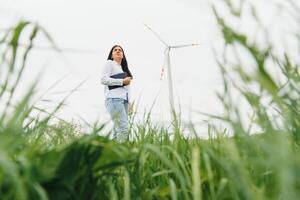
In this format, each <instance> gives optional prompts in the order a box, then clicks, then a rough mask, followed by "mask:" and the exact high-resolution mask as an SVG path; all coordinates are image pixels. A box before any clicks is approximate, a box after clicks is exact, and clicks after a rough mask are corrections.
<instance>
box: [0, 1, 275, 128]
mask: <svg viewBox="0 0 300 200" xmlns="http://www.w3.org/2000/svg"><path fill="white" fill-rule="evenodd" d="M253 2H254V1H253ZM256 2H258V1H256ZM274 2H278V1H274ZM211 3H212V1H206V0H199V1H193V0H191V1H188V0H164V1H159V0H147V1H146V0H129V1H124V0H101V1H96V0H86V1H83V0H64V1H62V0H43V1H41V0H26V1H24V0H1V2H0V23H1V25H2V26H3V27H9V26H11V25H13V24H14V23H16V22H17V21H18V20H19V19H22V18H23V19H29V20H32V21H35V22H38V23H39V24H40V25H41V26H43V27H44V28H45V29H46V30H47V31H48V32H49V33H50V35H51V36H52V38H53V39H54V41H55V42H56V44H57V45H58V46H59V47H61V48H65V49H77V50H80V52H68V51H65V52H63V53H62V54H58V53H56V52H54V51H51V50H38V49H37V50H34V51H33V52H32V54H31V57H30V60H29V63H28V68H27V71H26V72H25V75H24V78H23V81H24V83H30V82H31V81H32V80H33V77H34V76H37V75H38V73H39V72H40V71H41V70H42V71H43V76H42V77H43V78H42V79H41V81H40V84H39V86H38V91H39V92H44V91H46V89H47V88H48V87H50V86H51V85H52V84H54V83H55V82H56V81H57V80H59V79H61V78H63V77H64V79H63V80H62V81H61V82H59V84H58V85H56V86H55V87H54V88H53V89H52V90H51V91H49V92H48V93H47V95H46V96H45V99H48V100H53V101H56V102H58V101H59V100H60V99H62V98H63V97H64V96H65V95H66V94H67V93H64V92H65V91H70V90H72V89H73V88H75V87H76V86H77V85H78V84H79V83H80V82H82V81H84V80H86V82H85V83H84V84H83V85H82V86H81V87H80V88H79V90H78V91H76V92H75V93H74V94H73V95H72V96H71V97H70V98H69V99H68V100H67V106H66V107H65V108H64V109H62V110H61V111H60V112H59V116H60V117H62V118H64V119H67V120H71V119H78V116H80V117H82V118H84V119H85V120H86V121H88V122H94V121H96V120H100V121H106V120H107V119H109V116H108V114H107V112H106V110H105V107H104V95H103V86H102V85H101V83H100V74H101V70H102V67H103V65H104V63H105V61H106V59H107V56H108V53H109V50H110V48H111V47H112V46H113V45H114V44H120V45H121V46H122V47H123V49H124V51H125V54H126V57H127V60H128V63H129V67H130V69H131V71H132V73H133V76H134V80H133V82H132V91H133V99H135V101H136V103H138V104H139V106H138V108H137V112H138V116H140V117H141V116H142V114H143V112H144V111H145V109H149V108H150V107H151V105H152V103H153V102H154V100H155V98H156V97H157V100H156V103H155V106H154V109H153V111H152V116H153V118H154V119H155V120H160V121H168V119H169V102H168V85H167V73H166V72H165V75H164V77H163V80H162V81H160V71H161V67H162V63H163V56H164V55H163V51H164V45H163V44H162V43H161V42H160V41H159V40H158V39H157V38H156V37H155V36H154V35H153V34H152V33H151V32H150V31H149V30H148V29H147V28H146V27H145V26H144V25H143V23H146V24H148V25H149V26H150V27H152V28H153V29H154V30H155V31H156V32H157V33H159V34H160V35H161V37H162V38H163V39H164V40H165V41H166V42H167V43H169V44H189V43H200V44H201V45H200V46H197V47H189V48H183V49H177V50H174V51H171V65H172V70H173V71H172V72H173V79H174V90H175V96H176V104H179V103H180V105H181V110H182V115H183V119H184V120H188V119H191V118H192V121H193V122H194V123H200V122H201V120H202V119H204V117H203V116H201V115H199V114H198V113H197V111H202V112H206V113H212V114H213V113H214V114H216V113H221V112H222V107H221V106H220V103H219V102H218V100H217V98H216V95H215V93H216V91H217V90H218V89H219V90H220V88H222V82H221V79H220V75H219V70H218V67H217V65H216V62H215V58H214V56H213V53H212V47H215V48H216V49H217V51H218V52H220V53H221V52H222V45H223V40H222V37H221V35H220V32H219V30H218V26H217V24H216V21H215V18H214V16H213V13H212V10H211ZM268 3H270V1H266V3H262V5H259V6H258V7H259V8H260V9H262V10H263V9H264V8H268V9H267V10H268V11H267V10H266V11H265V12H263V16H262V18H263V19H264V20H265V22H266V23H270V22H271V21H272V20H271V19H272V17H273V14H274V12H272V9H271V8H270V7H271V6H268ZM244 22H245V23H244V24H241V29H245V30H247V29H249V32H250V33H251V32H253V31H255V29H253V27H252V25H251V23H250V22H249V21H247V20H246V21H244ZM248 22H249V23H248ZM36 44H38V45H44V46H46V45H47V43H46V42H45V40H44V39H43V38H42V37H40V38H38V40H37V42H36ZM24 85H26V84H24ZM24 87H25V86H24ZM49 105H50V104H49ZM177 108H178V107H177ZM49 109H50V107H49ZM203 134H205V133H203Z"/></svg>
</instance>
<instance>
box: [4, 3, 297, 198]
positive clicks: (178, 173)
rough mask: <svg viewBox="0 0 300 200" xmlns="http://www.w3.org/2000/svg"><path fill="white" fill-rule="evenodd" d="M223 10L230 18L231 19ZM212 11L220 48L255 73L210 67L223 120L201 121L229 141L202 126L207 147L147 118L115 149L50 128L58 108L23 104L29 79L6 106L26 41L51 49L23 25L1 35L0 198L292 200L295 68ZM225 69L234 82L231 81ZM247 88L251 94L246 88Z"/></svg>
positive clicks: (71, 130)
mask: <svg viewBox="0 0 300 200" xmlns="http://www.w3.org/2000/svg"><path fill="white" fill-rule="evenodd" d="M228 2H229V1H228ZM227 5H228V9H229V10H230V11H234V13H233V14H234V16H236V13H239V12H238V10H235V9H233V8H232V5H231V4H230V3H228V4H227ZM214 13H215V16H216V19H217V21H218V24H219V25H220V30H221V31H222V33H223V36H224V41H225V42H226V45H227V49H231V48H230V47H232V48H233V49H234V48H235V47H236V46H237V45H238V46H239V48H243V49H245V50H246V51H247V52H248V53H249V56H250V57H251V58H252V59H253V60H254V61H255V70H254V72H253V73H252V74H249V73H246V71H245V70H246V67H247V66H243V64H242V63H239V64H238V65H235V66H231V64H230V63H228V62H226V59H224V60H222V59H217V62H218V64H219V66H220V70H221V73H222V77H223V82H224V92H223V93H221V94H219V98H220V100H221V101H222V103H223V105H224V108H225V113H224V116H213V115H212V116H211V117H215V118H218V119H221V120H223V121H224V123H227V125H229V126H230V127H231V131H232V135H233V136H232V137H228V136H227V135H226V134H224V131H223V130H221V131H219V130H218V129H217V128H215V127H214V126H210V127H211V128H210V129H209V130H210V134H211V135H212V137H210V138H209V139H207V140H201V139H199V138H197V137H190V138H186V137H184V136H183V135H184V134H182V131H181V129H180V127H177V128H176V130H177V133H170V132H169V131H168V129H167V128H165V127H159V126H156V125H155V124H152V123H151V120H149V119H150V118H149V117H146V118H145V122H144V123H142V124H132V126H131V136H132V138H134V139H133V140H131V141H128V142H126V143H122V144H120V143H116V142H115V141H112V140H110V139H109V138H108V137H100V136H98V132H100V131H101V130H102V128H103V126H102V125H100V126H99V125H95V127H94V129H93V130H92V131H91V132H89V133H87V134H84V133H82V131H81V129H80V127H77V126H76V125H74V124H72V123H68V122H63V121H61V122H59V123H57V124H53V123H51V121H52V120H53V118H54V117H55V113H56V112H57V110H59V109H60V108H61V107H62V106H63V104H64V100H63V101H62V102H58V104H57V107H56V108H55V109H53V110H52V111H47V112H45V111H44V110H43V109H42V108H36V107H35V105H34V102H33V100H32V99H33V97H34V94H35V93H34V91H35V87H36V85H37V84H38V82H37V81H35V82H33V84H32V86H31V87H30V88H29V89H28V91H27V92H26V93H25V95H24V96H23V97H22V98H19V99H14V97H15V91H16V88H17V87H18V85H19V84H20V80H21V76H22V73H23V71H24V69H25V67H26V60H27V58H28V56H29V54H30V50H31V49H32V48H33V47H34V39H35V38H36V35H37V34H38V33H44V34H45V35H46V37H47V38H49V40H50V43H51V44H53V42H52V40H51V38H50V37H49V36H48V34H47V33H46V32H45V31H44V30H43V29H42V28H41V27H40V26H38V25H37V24H32V23H30V22H20V23H18V24H17V25H16V26H15V27H13V28H11V29H10V30H8V32H7V33H6V34H3V35H2V38H1V40H0V41H1V43H0V45H1V48H0V50H1V60H0V64H1V65H0V67H1V68H0V70H1V80H0V86H1V88H0V89H1V90H0V105H1V106H2V105H3V107H1V109H2V110H1V113H0V148H1V149H0V199H30V200H32V199H141V200H142V199H143V200H144V199H172V200H175V199H178V200H182V199H186V200H187V199H196V200H200V199H299V196H300V192H299V191H300V181H299V180H300V173H299V171H300V170H299V169H300V159H299V156H298V155H299V153H300V151H299V133H300V122H299V120H300V116H299V115H300V112H299V110H300V106H299V100H298V99H299V94H300V91H299V88H300V87H299V80H300V79H299V64H297V63H296V61H295V60H293V59H292V58H291V57H290V56H289V55H288V54H285V56H284V58H283V59H281V58H279V57H277V56H275V55H274V53H273V51H272V46H271V45H267V46H268V47H267V48H261V47H259V46H258V45H257V44H255V43H251V42H249V40H248V36H247V35H245V34H242V33H240V32H237V31H236V30H234V29H233V28H231V27H230V26H229V25H227V23H226V20H224V19H223V18H222V17H221V15H220V13H219V12H218V10H217V9H216V8H214ZM236 20H238V18H237V19H236ZM25 29H26V30H27V31H28V30H29V32H30V35H29V39H28V42H29V45H28V46H27V47H25V48H24V47H23V48H21V47H20V46H19V45H18V44H19V40H20V38H21V36H23V35H24V34H25V33H26V32H25ZM27 33H28V32H27ZM25 36H26V34H25ZM297 41H298V43H300V41H299V39H298V40H297ZM267 60H272V61H273V64H274V67H277V68H279V69H280V70H281V76H283V77H285V80H286V82H284V83H283V84H282V83H281V82H279V81H278V80H276V79H275V78H274V77H273V76H272V74H271V73H270V72H269V71H268V70H267V69H266V61H267ZM230 69H234V71H233V73H235V75H237V77H239V78H240V80H241V82H240V84H236V82H235V81H233V80H232V78H231V76H230V75H231V73H232V72H231V71H230ZM253 84H254V85H256V86H258V88H259V89H258V90H254V89H252V86H253ZM233 91H235V92H236V91H237V92H239V94H240V95H241V96H242V97H243V99H244V101H245V102H246V103H248V105H249V107H250V108H251V109H252V110H251V111H253V113H254V115H253V116H251V119H252V121H251V126H253V127H256V128H257V130H259V133H258V132H257V134H250V131H249V130H251V127H250V128H249V127H247V126H245V124H244V122H243V120H242V119H241V111H240V109H239V105H237V104H235V102H234V98H233V96H232V94H233ZM265 99H267V100H268V104H265V103H264V102H265ZM270 109H271V111H270ZM33 111H39V112H42V113H43V114H44V115H43V116H44V117H42V118H41V117H36V116H37V115H33V113H32V112H33ZM274 111H275V113H276V115H274ZM149 115H151V113H149ZM171 134H174V135H171ZM170 136H171V137H170Z"/></svg>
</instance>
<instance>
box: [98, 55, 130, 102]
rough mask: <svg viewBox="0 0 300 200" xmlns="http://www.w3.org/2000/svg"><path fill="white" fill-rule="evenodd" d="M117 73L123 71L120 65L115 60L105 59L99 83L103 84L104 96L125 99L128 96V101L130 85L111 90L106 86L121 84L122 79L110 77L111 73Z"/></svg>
mask: <svg viewBox="0 0 300 200" xmlns="http://www.w3.org/2000/svg"><path fill="white" fill-rule="evenodd" d="M119 73H123V70H122V66H121V65H120V64H119V63H117V62H116V61H113V60H107V62H106V63H105V65H104V67H103V70H102V75H101V83H102V84H103V85H104V95H105V98H106V99H108V98H121V99H125V100H126V99H127V96H128V102H130V96H131V94H130V85H126V86H123V87H119V88H115V89H112V90H109V89H108V86H113V85H123V79H116V78H110V76H111V75H114V74H119Z"/></svg>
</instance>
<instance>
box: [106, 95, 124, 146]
mask: <svg viewBox="0 0 300 200" xmlns="http://www.w3.org/2000/svg"><path fill="white" fill-rule="evenodd" d="M105 106H106V109H107V111H108V112H109V114H110V117H111V118H112V120H113V123H114V127H113V138H114V139H115V140H117V141H118V142H124V141H126V140H128V101H126V100H125V99H121V98H108V99H106V100H105Z"/></svg>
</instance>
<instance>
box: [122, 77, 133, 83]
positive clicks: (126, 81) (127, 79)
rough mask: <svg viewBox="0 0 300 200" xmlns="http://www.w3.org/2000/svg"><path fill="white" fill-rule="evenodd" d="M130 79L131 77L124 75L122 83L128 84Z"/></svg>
mask: <svg viewBox="0 0 300 200" xmlns="http://www.w3.org/2000/svg"><path fill="white" fill-rule="evenodd" d="M130 81H131V78H130V77H126V78H124V79H123V85H129V84H130Z"/></svg>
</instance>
